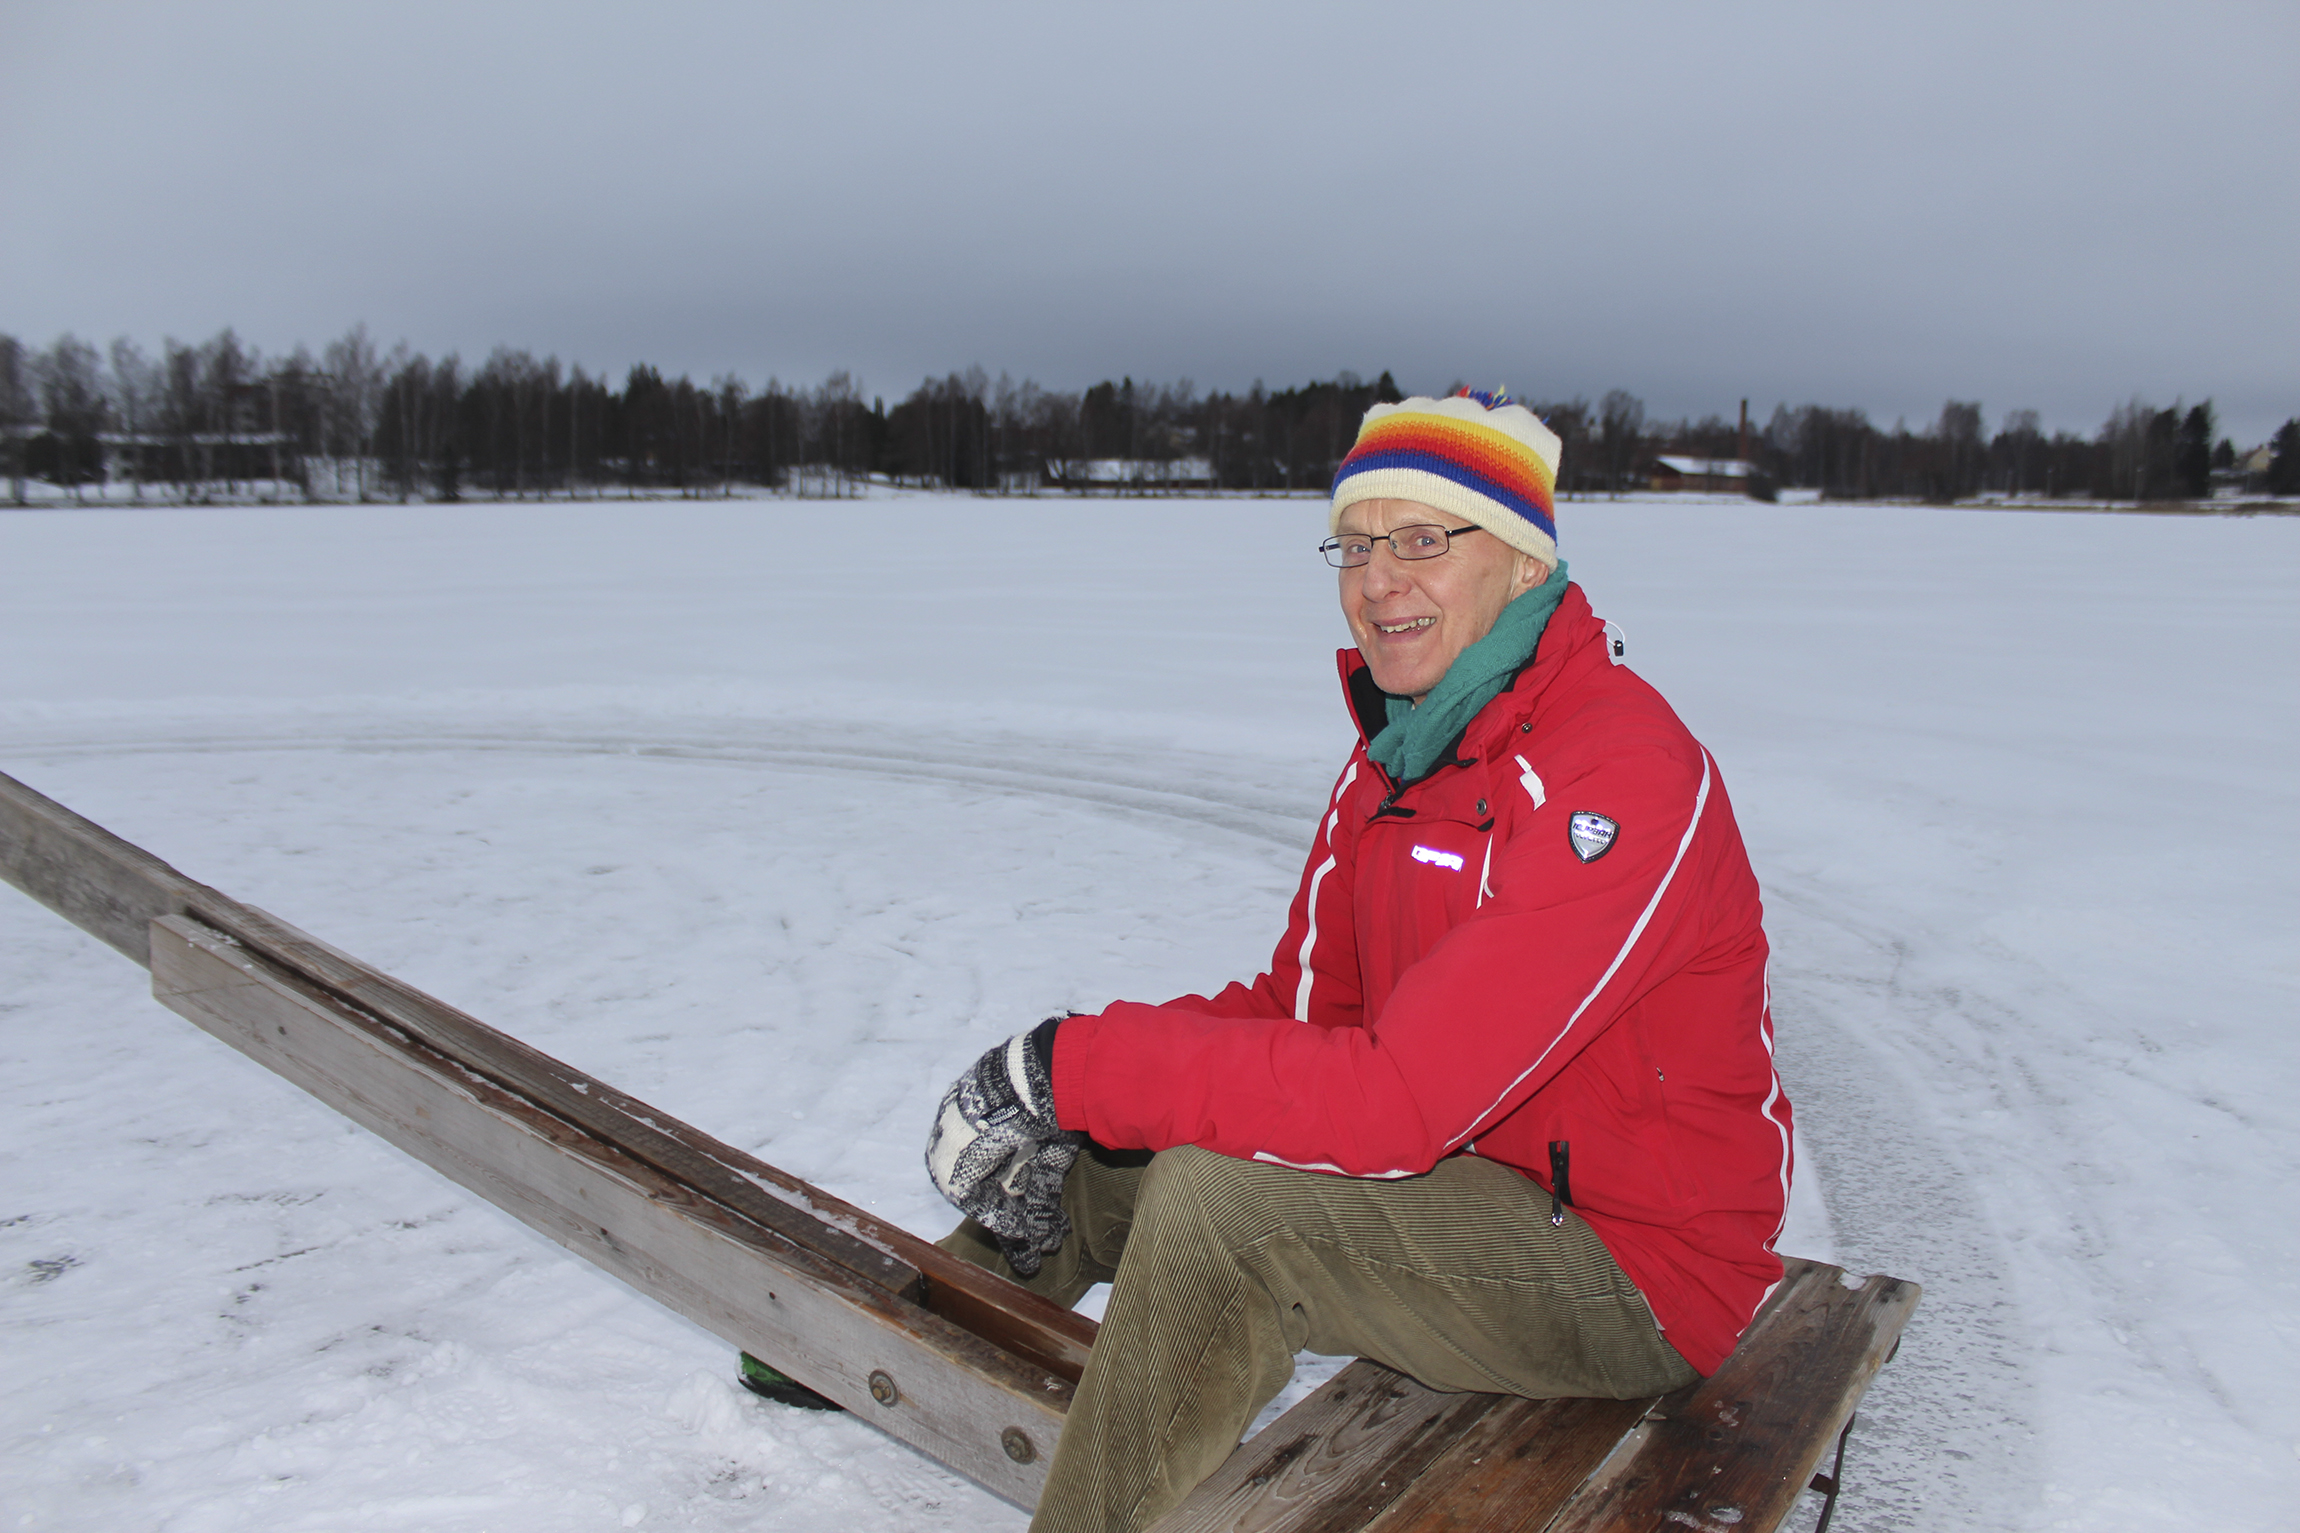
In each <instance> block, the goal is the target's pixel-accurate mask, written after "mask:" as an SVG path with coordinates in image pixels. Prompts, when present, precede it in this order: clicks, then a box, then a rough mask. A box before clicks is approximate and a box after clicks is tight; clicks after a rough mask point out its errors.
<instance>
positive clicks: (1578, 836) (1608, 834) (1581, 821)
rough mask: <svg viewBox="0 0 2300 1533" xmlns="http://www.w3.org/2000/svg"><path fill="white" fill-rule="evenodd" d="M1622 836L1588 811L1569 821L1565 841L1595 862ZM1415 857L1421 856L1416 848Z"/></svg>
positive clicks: (1585, 859)
mask: <svg viewBox="0 0 2300 1533" xmlns="http://www.w3.org/2000/svg"><path fill="white" fill-rule="evenodd" d="M1620 834H1621V826H1620V825H1619V824H1618V823H1616V822H1615V821H1613V820H1610V819H1607V818H1606V817H1605V816H1604V815H1602V814H1591V813H1590V812H1589V811H1587V810H1586V809H1585V810H1583V811H1581V812H1580V813H1578V814H1576V815H1575V816H1574V817H1573V818H1572V819H1570V820H1568V821H1567V822H1566V825H1565V839H1566V840H1568V841H1570V842H1572V843H1573V855H1574V856H1576V857H1579V858H1580V859H1581V860H1582V861H1583V862H1595V861H1596V860H1597V859H1598V858H1600V857H1602V856H1604V855H1605V854H1606V853H1607V852H1609V851H1611V850H1613V838H1614V837H1615V836H1618V835H1620ZM1414 855H1415V856H1417V857H1418V856H1420V855H1421V850H1420V848H1418V847H1417V848H1415V850H1414Z"/></svg>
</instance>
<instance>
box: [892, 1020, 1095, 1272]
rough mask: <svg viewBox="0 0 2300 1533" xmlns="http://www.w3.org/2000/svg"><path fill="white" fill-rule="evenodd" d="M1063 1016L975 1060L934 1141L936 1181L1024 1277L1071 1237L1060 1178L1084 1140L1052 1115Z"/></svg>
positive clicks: (931, 1167)
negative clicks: (1056, 1036)
mask: <svg viewBox="0 0 2300 1533" xmlns="http://www.w3.org/2000/svg"><path fill="white" fill-rule="evenodd" d="M1061 1020H1062V1019H1061V1018H1059V1017H1049V1018H1047V1019H1046V1021H1044V1022H1042V1023H1040V1024H1039V1026H1038V1027H1037V1028H1036V1029H1034V1030H1033V1031H1031V1032H1027V1033H1018V1034H1016V1035H1015V1036H1014V1037H1012V1038H1009V1039H1007V1040H1006V1042H1004V1043H1002V1044H1000V1045H999V1046H998V1047H996V1048H994V1049H992V1050H990V1051H989V1052H988V1053H986V1054H984V1055H983V1056H982V1057H981V1058H980V1059H978V1060H976V1061H975V1062H974V1064H973V1066H972V1067H971V1068H969V1069H968V1070H967V1072H966V1073H965V1074H964V1075H961V1076H960V1077H959V1078H958V1079H957V1080H955V1081H953V1082H952V1083H951V1087H950V1089H949V1090H948V1091H946V1092H944V1093H943V1097H942V1105H941V1107H940V1109H939V1110H937V1112H936V1113H935V1119H934V1129H933V1131H932V1132H931V1133H930V1134H928V1136H927V1141H926V1169H927V1173H928V1174H929V1175H930V1176H932V1177H933V1178H934V1185H935V1186H936V1187H937V1188H939V1189H940V1190H941V1192H942V1195H943V1196H944V1197H946V1198H948V1199H950V1201H951V1202H952V1203H954V1204H956V1205H957V1207H958V1209H959V1211H960V1212H962V1213H964V1214H966V1215H967V1216H968V1217H969V1218H971V1219H973V1220H974V1221H975V1222H976V1223H978V1224H980V1225H981V1226H982V1227H983V1228H985V1229H987V1230H989V1231H990V1232H991V1234H993V1235H995V1236H997V1237H998V1244H999V1249H1000V1250H1001V1251H1003V1252H1004V1253H1005V1254H1006V1259H1007V1262H1008V1264H1009V1265H1011V1266H1012V1267H1013V1268H1014V1270H1015V1271H1016V1272H1017V1273H1019V1274H1020V1275H1022V1276H1023V1277H1030V1276H1032V1275H1033V1274H1035V1273H1036V1272H1037V1271H1038V1269H1039V1267H1040V1266H1041V1265H1042V1264H1043V1263H1044V1261H1045V1259H1046V1258H1047V1257H1048V1256H1051V1255H1052V1254H1053V1253H1054V1252H1056V1251H1058V1250H1060V1249H1061V1247H1062V1242H1063V1241H1064V1240H1066V1239H1068V1238H1069V1235H1070V1216H1069V1215H1068V1214H1066V1213H1064V1212H1063V1209H1062V1180H1063V1178H1064V1177H1065V1176H1067V1175H1068V1174H1069V1171H1070V1167H1071V1165H1072V1164H1073V1163H1074V1162H1076V1160H1077V1159H1078V1151H1079V1147H1080V1146H1081V1145H1083V1144H1084V1143H1085V1141H1086V1136H1085V1135H1084V1134H1079V1133H1073V1132H1067V1131H1065V1130H1064V1129H1063V1127H1062V1125H1061V1124H1060V1123H1058V1122H1057V1121H1056V1120H1055V1116H1054V1082H1053V1079H1052V1063H1053V1058H1054V1031H1055V1029H1056V1028H1057V1027H1058V1026H1059V1025H1060V1024H1061Z"/></svg>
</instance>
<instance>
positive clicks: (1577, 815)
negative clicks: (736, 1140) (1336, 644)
mask: <svg viewBox="0 0 2300 1533" xmlns="http://www.w3.org/2000/svg"><path fill="white" fill-rule="evenodd" d="M1341 667H1342V676H1343V680H1344V683H1345V686H1346V687H1347V689H1348V691H1349V694H1350V698H1351V702H1352V705H1353V707H1354V708H1355V710H1356V713H1357V717H1358V720H1359V727H1360V730H1361V733H1363V732H1364V731H1365V729H1366V727H1367V726H1368V725H1369V724H1371V725H1372V726H1373V727H1374V728H1375V729H1377V730H1378V729H1379V727H1380V725H1381V723H1382V722H1383V715H1382V711H1381V694H1380V691H1379V690H1378V689H1377V688H1375V687H1374V685H1373V682H1372V679H1371V677H1370V676H1369V675H1368V674H1367V673H1366V670H1365V663H1364V661H1363V660H1362V659H1361V658H1360V657H1359V655H1358V652H1357V651H1356V650H1345V651H1343V652H1342V654H1341ZM1608 825H1610V826H1612V827H1615V828H1614V830H1613V831H1612V832H1611V834H1610V836H1609V835H1608V830H1607V827H1608ZM1759 918H1760V909H1759V904H1758V897H1757V881H1756V878H1755V876H1754V875H1753V874H1752V873H1751V872H1750V870H1749V858H1748V854H1747V853H1746V852H1745V851H1744V850H1743V849H1742V846H1741V834H1740V831H1739V829H1738V828H1737V827H1736V826H1735V825H1734V823H1733V811H1732V808H1731V806H1730V805H1728V804H1727V802H1726V799H1725V786H1724V784H1723V782H1722V781H1720V780H1719V778H1718V775H1717V768H1716V764H1715V763H1714V762H1712V761H1711V760H1710V758H1709V753H1708V752H1707V751H1705V750H1703V749H1702V748H1701V745H1700V743H1699V742H1698V741H1696V740H1695V739H1694V738H1693V737H1692V735H1690V734H1688V733H1687V732H1686V729H1685V726H1684V725H1683V724H1682V723H1680V722H1679V721H1678V718H1677V715H1676V714H1675V713H1673V712H1671V711H1670V708H1669V705H1668V704H1667V703H1665V702H1663V701H1662V700H1661V697H1660V694H1658V693H1656V692H1655V691H1654V690H1653V688H1651V687H1650V686H1648V685H1646V684H1645V682H1643V681H1642V680H1640V679H1639V678H1638V677H1637V676H1636V674H1635V673H1633V672H1631V671H1630V670H1628V669H1627V668H1625V667H1623V666H1621V665H1619V664H1618V663H1617V662H1616V661H1615V660H1614V658H1613V656H1612V654H1611V653H1610V650H1609V647H1608V643H1607V639H1606V635H1605V630H1604V625H1603V624H1602V623H1600V622H1599V621H1598V620H1597V619H1596V618H1595V617H1594V616H1593V615H1592V614H1591V612H1590V610H1589V602H1588V599H1587V598H1586V597H1585V596H1584V595H1583V594H1582V592H1581V588H1580V587H1579V586H1578V585H1576V586H1570V587H1568V588H1567V590H1566V593H1565V597H1564V599H1563V601H1562V602H1561V603H1560V605H1559V607H1558V609H1557V611H1556V613H1555V614H1554V615H1553V616H1552V617H1551V618H1550V621H1549V625H1548V627H1547V629H1546V630H1545V631H1544V633H1543V634H1542V638H1541V643H1540V645H1539V647H1538V649H1537V650H1536V651H1535V655H1534V659H1533V662H1532V663H1531V664H1530V665H1528V666H1527V667H1526V668H1525V669H1524V670H1523V671H1521V672H1520V673H1519V674H1518V676H1517V677H1516V679H1515V681H1514V682H1513V683H1512V685H1511V687H1510V688H1509V690H1507V691H1505V692H1503V693H1502V694H1501V695H1500V696H1498V697H1496V698H1495V699H1494V700H1493V701H1492V702H1491V703H1488V704H1487V705H1486V706H1485V708H1484V709H1483V710H1481V711H1480V712H1479V713H1478V715H1477V717H1476V718H1474V719H1473V720H1471V721H1470V724H1469V727H1468V728H1467V729H1466V730H1465V731H1464V732H1463V735H1462V738H1461V740H1460V741H1459V742H1458V743H1457V744H1456V746H1455V747H1454V754H1453V758H1452V759H1450V760H1447V761H1445V762H1442V763H1441V764H1440V765H1439V766H1438V767H1436V768H1435V769H1434V770H1433V771H1431V773H1430V774H1429V775H1428V776H1427V777H1424V778H1422V779H1421V780H1420V781H1418V782H1414V783H1410V784H1407V785H1406V786H1404V787H1398V786H1397V785H1395V784H1394V783H1392V782H1391V781H1390V779H1389V777H1388V774H1387V773H1385V772H1384V771H1383V770H1382V768H1381V767H1380V766H1378V765H1377V764H1375V763H1374V762H1373V761H1372V759H1371V758H1369V757H1368V756H1367V755H1366V751H1365V744H1364V741H1363V740H1362V739H1361V740H1360V742H1359V744H1358V747H1357V749H1356V750H1354V751H1352V752H1351V755H1350V760H1349V764H1348V766H1346V767H1345V768H1344V769H1343V771H1342V775H1341V780H1340V782H1338V783H1337V784H1336V785H1335V788H1334V793H1333V799H1332V802H1331V804H1330V805H1329V807H1328V810H1327V813H1326V814H1325V816H1324V817H1323V818H1322V819H1321V820H1320V821H1319V823H1318V833H1317V838H1316V840H1315V841H1313V842H1312V843H1311V846H1310V856H1309V862H1308V865H1307V866H1306V868H1305V869H1304V871H1303V877H1302V886H1301V889H1300V891H1299V892H1298V893H1296V894H1295V896H1294V903H1293V908H1292V912H1291V914H1290V916H1289V919H1288V921H1287V926H1286V935H1285V937H1284V938H1283V939H1282V940H1281V941H1280V942H1279V944H1278V950H1277V953H1276V955H1275V956H1274V957H1273V958H1272V960H1271V964H1270V971H1269V972H1268V973H1266V974H1263V975H1261V976H1259V977H1258V978H1256V979H1255V980H1254V982H1253V983H1252V984H1234V985H1232V986H1230V987H1229V988H1228V989H1226V990H1224V991H1223V992H1222V993H1221V994H1220V995H1217V996H1214V997H1212V998H1211V999H1208V998H1206V997H1203V996H1184V997H1182V998H1181V999H1179V1000H1175V1001H1169V1002H1167V1003H1166V1004H1164V1005H1162V1006H1148V1005H1142V1004H1138V1003H1134V1002H1120V1003H1118V1004H1115V1005H1113V1006H1111V1007H1109V1008H1108V1009H1107V1010H1105V1011H1103V1012H1102V1013H1100V1014H1099V1015H1096V1016H1079V1017H1073V1018H1071V1019H1070V1020H1069V1021H1067V1022H1065V1023H1064V1024H1063V1025H1062V1029H1061V1031H1060V1032H1059V1033H1058V1034H1057V1035H1056V1041H1055V1050H1054V1096H1055V1102H1056V1104H1057V1108H1058V1111H1059V1113H1060V1117H1061V1121H1062V1124H1063V1126H1064V1127H1065V1128H1077V1129H1084V1130H1086V1131H1087V1132H1088V1133H1090V1134H1092V1135H1093V1136H1094V1138H1095V1139H1096V1140H1097V1141H1099V1142H1100V1143H1102V1144H1105V1145H1108V1146H1110V1147H1112V1148H1114V1149H1152V1150H1157V1149H1164V1148H1166V1147H1168V1146H1170V1145H1178V1144H1195V1145H1201V1146H1203V1147H1204V1148H1206V1149H1209V1150H1214V1151H1217V1152H1219V1153H1221V1154H1224V1155H1234V1156H1239V1157H1242V1158H1250V1159H1254V1160H1263V1161H1272V1162H1276V1163H1278V1164H1281V1165H1289V1166H1298V1167H1303V1168H1306V1169H1309V1170H1315V1171H1325V1172H1332V1173H1336V1174H1339V1175H1343V1176H1359V1177H1402V1176H1416V1175H1419V1174H1421V1173H1423V1172H1426V1171H1428V1170H1429V1169H1430V1168H1431V1167H1432V1166H1433V1165H1435V1164H1436V1163H1437V1162H1438V1160H1440V1159H1441V1158H1443V1157H1444V1156H1447V1155H1457V1154H1459V1155H1483V1156H1486V1157H1488V1158H1489V1159H1492V1160H1497V1161H1500V1162H1502V1163H1503V1164H1505V1165H1508V1166H1512V1167H1514V1168H1516V1169H1517V1170H1519V1171H1521V1172H1523V1173H1524V1174H1525V1175H1527V1176H1529V1177H1531V1178H1533V1180H1534V1181H1536V1182H1537V1183H1539V1184H1540V1185H1541V1186H1542V1187H1543V1188H1544V1189H1545V1190H1549V1191H1552V1192H1554V1191H1555V1188H1554V1187H1553V1185H1552V1182H1553V1178H1552V1175H1551V1166H1552V1164H1553V1155H1552V1147H1553V1145H1555V1144H1562V1145H1563V1146H1565V1147H1566V1148H1565V1154H1566V1157H1567V1165H1568V1171H1567V1175H1566V1183H1567V1192H1568V1195H1569V1197H1570V1199H1571V1201H1572V1206H1573V1207H1574V1209H1575V1210H1576V1211H1577V1212H1579V1213H1580V1214H1581V1216H1582V1217H1583V1218H1585V1219H1587V1220H1588V1221H1589V1223H1590V1225H1591V1226H1592V1227H1593V1228H1594V1229H1595V1230H1596V1231H1597V1234H1598V1237H1599V1238H1600V1239H1601V1240H1603V1241H1604V1242H1605V1246H1606V1249H1607V1250H1608V1251H1610V1252H1612V1254H1613V1257H1614V1259H1615V1260H1616V1261H1618V1262H1619V1263H1620V1264H1621V1266H1622V1268H1623V1270H1624V1271H1626V1272H1627V1273H1628V1274H1629V1276H1630V1278H1631V1279H1632V1280H1633V1281H1634V1282H1635V1283H1636V1284H1637V1286H1638V1288H1639V1289H1640V1290H1642V1291H1643V1293H1644V1295H1645V1298H1646V1300H1647V1302H1648V1303H1650V1304H1651V1305H1652V1307H1653V1312H1654V1315H1655V1317H1656V1318H1657V1319H1658V1320H1659V1321H1660V1323H1661V1326H1662V1329H1663V1331H1664V1333H1665V1334H1666V1335H1667V1337H1668V1339H1669V1341H1670V1342H1671V1344H1673V1345H1674V1346H1675V1347H1676V1348H1677V1350H1678V1351H1679V1352H1680V1353H1682V1354H1683V1355H1684V1357H1685V1359H1686V1361H1687V1362H1689V1363H1690V1364H1692V1365H1693V1367H1695V1368H1697V1369H1699V1370H1700V1371H1701V1372H1703V1373H1709V1372H1712V1371H1714V1370H1715V1369H1716V1367H1717V1365H1718V1364H1719V1363H1720V1362H1722V1361H1724V1359H1725V1356H1726V1354H1727V1353H1728V1352H1730V1351H1732V1349H1733V1345H1734V1342H1735V1341H1736V1340H1737V1339H1738V1338H1739V1337H1740V1334H1741V1332H1742V1330H1743V1328H1744V1327H1746V1326H1747V1325H1748V1323H1749V1318H1750V1316H1751V1315H1752V1314H1754V1313H1755V1311H1756V1309H1757V1306H1758V1304H1759V1303H1760V1302H1762V1300H1763V1299H1764V1296H1765V1295H1766V1293H1768V1292H1769V1291H1770V1290H1771V1288H1772V1285H1773V1284H1775V1283H1776V1282H1778V1281H1779V1280H1780V1277H1781V1263H1780V1260H1779V1259H1778V1258H1777V1257H1776V1256H1775V1255H1774V1254H1773V1241H1774V1239H1775V1237H1776V1236H1778V1235H1779V1233H1780V1229H1781V1222H1782V1218H1783V1216H1784V1213H1785V1210H1786V1207H1787V1202H1788V1192H1789V1171H1790V1152H1789V1144H1790V1135H1789V1121H1790V1120H1789V1102H1788V1099H1787V1098H1786V1097H1785V1096H1783V1095H1782V1092H1781V1082H1780V1079H1779V1077H1778V1076H1776V1075H1775V1074H1774V1070H1773V1046H1772V1021H1771V1018H1770V1016H1769V1014H1768V1012H1767V1009H1766V1006H1767V997H1766V986H1765V958H1766V945H1765V933H1764V931H1763V929H1762V927H1761V926H1760V924H1759ZM1304 1024H1308V1025H1304Z"/></svg>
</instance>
